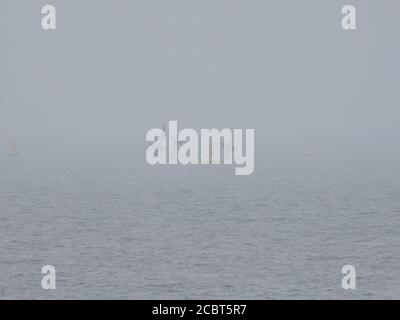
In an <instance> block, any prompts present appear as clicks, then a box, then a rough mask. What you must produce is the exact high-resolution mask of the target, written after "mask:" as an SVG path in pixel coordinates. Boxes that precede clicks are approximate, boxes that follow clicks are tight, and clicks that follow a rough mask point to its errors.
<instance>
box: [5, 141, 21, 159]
mask: <svg viewBox="0 0 400 320" xmlns="http://www.w3.org/2000/svg"><path fill="white" fill-rule="evenodd" d="M8 155H9V156H10V157H17V156H19V153H18V150H17V145H16V143H15V142H13V143H11V144H10V146H9V148H8Z"/></svg>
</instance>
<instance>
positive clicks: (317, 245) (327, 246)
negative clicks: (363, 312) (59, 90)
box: [0, 155, 400, 299]
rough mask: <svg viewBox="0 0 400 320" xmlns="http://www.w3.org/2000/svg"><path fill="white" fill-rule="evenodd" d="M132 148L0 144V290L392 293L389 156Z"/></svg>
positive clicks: (86, 295) (242, 295)
mask: <svg viewBox="0 0 400 320" xmlns="http://www.w3.org/2000/svg"><path fill="white" fill-rule="evenodd" d="M143 161H144V160H143V159H142V158H132V157H129V156H126V157H115V158H113V157H97V158H96V157H66V158H63V159H61V158H60V159H55V158H46V157H33V156H29V155H24V156H21V157H18V158H12V157H10V158H9V157H4V156H3V157H1V158H0V298H2V299H13V298H23V299H46V298H66V299H73V298H77V299H108V298H109V299H175V298H176V299H186V298H194V299H211V298H215V299H272V298H274V299H278V298H281V299H290V298H294V299H300V298H304V299H309V298H315V299H322V298H327V299H334V298H339V299H358V298H367V299H380V298H397V299H398V298H400V256H399V248H400V179H399V177H400V158H396V157H350V156H349V157H347V158H344V157H323V156H318V155H317V156H313V157H307V156H297V157H286V158H285V157H275V158H274V157H271V158H267V157H266V158H265V159H258V160H257V161H256V171H255V174H253V175H252V176H249V177H237V176H234V168H233V167H229V166H225V167H224V166H223V167H221V166H213V167H210V166H204V167H185V168H184V167H171V166H170V167H168V168H167V167H149V166H147V165H146V164H145V163H143ZM138 163H139V165H138ZM47 264H50V265H54V266H55V268H56V270H57V289H56V290H55V291H44V290H43V289H41V279H42V274H41V267H42V266H43V265H47ZM347 264H351V265H354V266H355V267H356V269H357V290H356V291H351V292H349V291H344V290H342V289H341V279H342V274H341V269H342V267H343V266H344V265H347Z"/></svg>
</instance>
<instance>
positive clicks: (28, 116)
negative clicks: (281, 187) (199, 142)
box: [0, 0, 400, 154]
mask: <svg viewBox="0 0 400 320" xmlns="http://www.w3.org/2000/svg"><path fill="white" fill-rule="evenodd" d="M349 3H351V4H353V5H355V6H356V8H357V10H358V11H357V14H358V15H357V28H358V29H357V30H356V31H351V32H346V31H344V30H343V29H342V28H341V25H340V21H341V17H342V15H341V8H342V6H343V5H345V4H349ZM45 4H53V5H55V6H56V9H57V30H55V31H44V30H42V29H41V19H42V14H41V8H42V6H43V5H45ZM399 12H400V3H399V1H397V0H392V1H391V0H383V1H382V0H381V1H372V0H368V1H365V0H364V1H354V0H352V1H332V0H304V1H298V0H291V1H282V0H274V1H267V0H259V1H257V0H201V1H200V0H196V1H195V0H192V1H187V0H179V1H178V0H157V1H134V0H126V1H123V0H112V1H111V0H85V1H78V0H68V1H56V0H46V1H39V0H29V1H27V0H2V1H1V2H0V39H1V50H0V87H1V90H0V154H5V153H6V148H7V145H8V144H9V143H10V142H11V140H12V139H15V140H16V142H17V144H18V146H19V148H20V151H21V152H23V153H25V154H29V153H35V152H61V153H63V152H66V153H70V152H72V153H73V152H80V150H84V149H93V150H95V149H96V150H100V151H101V152H102V151H105V152H108V151H114V150H131V149H132V150H139V152H140V153H143V154H144V140H145V135H146V132H147V130H149V129H151V128H155V127H161V126H162V123H163V122H167V121H168V120H178V125H179V126H180V127H181V128H183V127H191V128H195V129H196V128H213V127H215V128H221V129H222V128H226V127H227V128H243V129H245V128H254V129H255V131H256V152H257V153H262V152H264V151H265V152H268V151H269V150H274V149H276V150H301V152H303V151H304V152H315V153H318V152H324V151H327V150H333V151H334V152H341V151H342V150H346V151H350V150H353V151H354V150H358V149H360V150H364V149H365V150H367V151H370V152H380V151H382V150H383V151H385V152H389V153H390V152H392V151H394V152H398V149H399V148H398V146H399V139H400V126H399V124H398V122H399V119H400V103H399V102H400V96H399V91H400V90H399V83H400V81H399V80H400V79H399V78H400V76H399V74H400V68H399V66H400V63H399V60H398V59H399V57H400V44H399V34H398V33H399V30H400V19H399ZM21 149H22V150H21Z"/></svg>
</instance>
